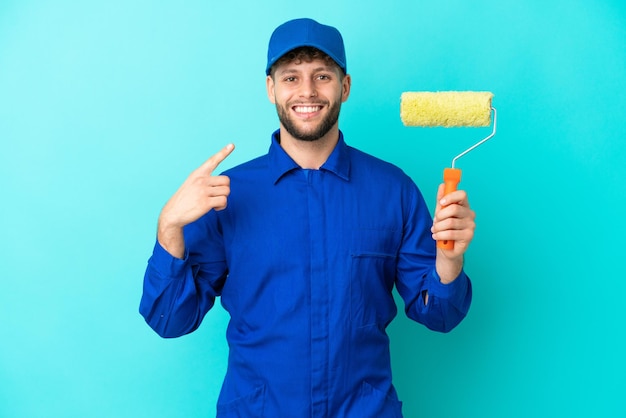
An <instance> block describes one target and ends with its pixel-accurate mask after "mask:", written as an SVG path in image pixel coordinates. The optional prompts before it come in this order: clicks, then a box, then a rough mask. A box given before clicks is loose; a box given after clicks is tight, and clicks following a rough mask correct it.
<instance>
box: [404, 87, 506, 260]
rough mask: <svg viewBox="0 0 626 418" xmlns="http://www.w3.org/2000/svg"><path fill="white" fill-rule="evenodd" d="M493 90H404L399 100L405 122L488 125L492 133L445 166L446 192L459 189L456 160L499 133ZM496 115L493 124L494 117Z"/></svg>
mask: <svg viewBox="0 0 626 418" xmlns="http://www.w3.org/2000/svg"><path fill="white" fill-rule="evenodd" d="M492 99H493V94H492V93H490V92H474V91H443V92H405V93H402V96H401V101H400V118H401V119H402V123H404V125H405V126H421V127H487V126H489V125H493V130H492V132H491V134H490V135H489V136H487V137H486V138H484V139H482V140H481V141H479V142H477V143H476V144H474V145H472V146H471V147H469V148H468V149H466V150H465V151H463V152H462V153H460V154H459V155H457V156H456V157H454V158H453V159H452V167H451V168H445V169H444V170H443V181H444V185H445V188H444V195H447V194H449V193H451V192H453V191H455V190H457V187H458V184H459V182H460V181H461V170H460V169H458V168H455V164H456V160H458V159H459V158H461V157H462V156H464V155H465V154H467V153H468V152H470V151H472V150H474V149H475V148H476V147H478V146H480V145H482V144H484V143H485V142H486V141H488V140H489V139H491V138H492V137H493V136H494V135H495V134H496V109H495V108H494V107H493V106H492V105H491V101H492ZM492 116H493V124H492V123H491V119H492ZM437 247H438V248H442V249H446V250H451V249H453V248H454V241H437Z"/></svg>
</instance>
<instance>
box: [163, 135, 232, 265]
mask: <svg viewBox="0 0 626 418" xmlns="http://www.w3.org/2000/svg"><path fill="white" fill-rule="evenodd" d="M233 149H235V146H234V145H233V144H228V145H227V146H225V147H224V148H222V150H220V151H219V152H218V153H217V154H215V155H214V156H212V157H211V158H209V159H208V160H206V161H205V162H204V163H203V164H202V165H201V166H200V167H198V168H197V169H196V170H194V171H193V172H192V173H191V174H190V175H189V177H187V179H186V180H185V182H184V183H183V184H182V186H180V188H179V189H178V190H177V191H176V193H174V195H173V196H172V197H171V198H170V200H169V201H168V202H167V203H166V204H165V206H164V207H163V209H162V210H161V215H160V216H159V225H158V233H157V239H158V240H159V243H160V244H161V246H162V247H163V248H165V250H166V251H167V252H169V253H170V254H171V255H173V256H174V257H177V258H183V257H184V255H185V239H184V236H183V227H184V226H185V225H188V224H190V223H192V222H194V221H196V220H198V219H199V218H200V217H201V216H203V215H204V214H206V213H207V212H209V211H210V210H211V209H215V210H223V209H225V208H226V205H227V200H228V195H229V194H230V179H229V178H228V177H227V176H214V175H213V172H214V171H215V169H216V168H217V166H218V165H219V164H220V163H221V162H222V161H224V159H226V157H228V156H229V155H230V153H231V152H232V151H233Z"/></svg>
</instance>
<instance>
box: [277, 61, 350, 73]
mask: <svg viewBox="0 0 626 418" xmlns="http://www.w3.org/2000/svg"><path fill="white" fill-rule="evenodd" d="M338 70H339V69H338V67H337V65H332V63H328V61H326V60H324V59H322V58H313V59H310V60H302V59H294V60H291V61H286V62H281V63H280V64H278V65H277V66H276V71H275V73H276V74H282V73H294V72H315V71H330V72H335V71H338Z"/></svg>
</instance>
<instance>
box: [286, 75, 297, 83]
mask: <svg viewBox="0 0 626 418" xmlns="http://www.w3.org/2000/svg"><path fill="white" fill-rule="evenodd" d="M283 81H285V82H286V83H293V82H294V81H296V78H295V77H294V76H289V77H285V78H283Z"/></svg>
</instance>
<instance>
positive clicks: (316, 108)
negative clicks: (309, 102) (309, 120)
mask: <svg viewBox="0 0 626 418" xmlns="http://www.w3.org/2000/svg"><path fill="white" fill-rule="evenodd" d="M321 108H322V107H321V106H296V107H295V108H294V110H295V111H296V112H298V113H313V112H317V111H319V110H320V109H321Z"/></svg>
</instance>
